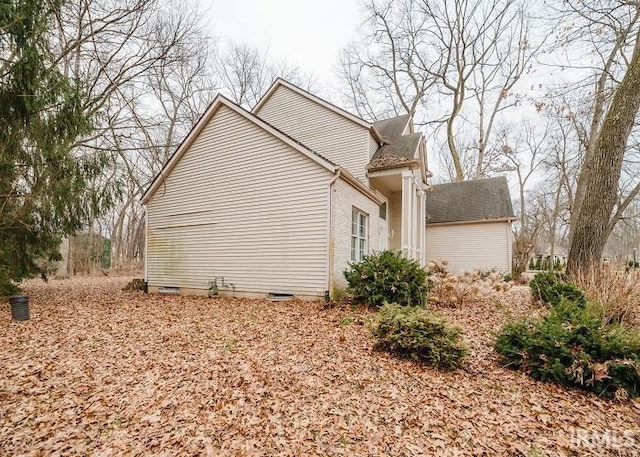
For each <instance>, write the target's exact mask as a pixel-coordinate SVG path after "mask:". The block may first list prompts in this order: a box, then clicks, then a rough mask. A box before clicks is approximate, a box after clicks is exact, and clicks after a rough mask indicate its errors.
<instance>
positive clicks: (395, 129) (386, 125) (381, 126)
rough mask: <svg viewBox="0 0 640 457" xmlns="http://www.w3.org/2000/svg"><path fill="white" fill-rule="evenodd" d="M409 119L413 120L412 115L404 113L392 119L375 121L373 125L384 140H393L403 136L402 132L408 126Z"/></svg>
mask: <svg viewBox="0 0 640 457" xmlns="http://www.w3.org/2000/svg"><path fill="white" fill-rule="evenodd" d="M409 121H411V115H410V114H403V115H402V116H396V117H392V118H390V119H383V120H381V121H377V122H374V123H373V126H374V127H375V129H376V130H377V131H378V133H379V134H380V136H381V137H382V139H383V140H385V141H391V140H392V139H393V138H395V137H399V136H402V133H403V132H404V130H405V129H406V128H407V124H408V123H409Z"/></svg>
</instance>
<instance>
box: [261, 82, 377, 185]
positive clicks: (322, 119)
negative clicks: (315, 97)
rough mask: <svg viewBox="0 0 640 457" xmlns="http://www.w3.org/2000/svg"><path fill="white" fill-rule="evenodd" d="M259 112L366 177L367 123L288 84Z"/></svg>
mask: <svg viewBox="0 0 640 457" xmlns="http://www.w3.org/2000/svg"><path fill="white" fill-rule="evenodd" d="M256 114H257V115H258V116H259V117H260V118H262V119H264V120H265V121H267V122H268V123H269V124H271V125H273V126H274V127H276V128H277V129H279V130H281V131H283V132H285V133H286V134H287V135H289V136H291V137H293V138H295V139H296V140H298V141H300V142H301V143H302V144H304V145H305V146H307V147H309V148H311V149H312V150H313V151H315V152H317V153H318V154H320V155H322V156H323V157H325V158H327V159H329V160H330V161H332V162H333V163H335V164H336V165H339V166H341V167H343V168H344V169H345V170H347V171H348V172H349V173H351V174H352V175H353V176H355V177H356V178H358V179H360V180H361V181H362V182H365V181H366V166H367V164H368V163H369V155H368V154H369V148H370V144H369V137H370V133H369V131H368V130H367V129H366V128H364V127H363V126H361V125H358V124H356V123H355V122H353V121H350V120H349V119H347V118H345V117H344V116H342V115H340V114H338V113H335V112H334V111H332V110H330V109H329V108H326V107H324V106H322V105H319V104H318V103H316V102H314V101H312V100H310V99H308V98H307V97H304V96H303V95H300V94H298V93H297V92H294V91H293V90H291V89H289V88H288V87H285V86H279V87H278V88H277V89H276V90H275V92H274V93H273V94H272V95H271V96H270V97H269V99H268V100H267V101H266V102H265V103H264V105H262V106H261V107H260V110H259V111H258V112H257V113H256Z"/></svg>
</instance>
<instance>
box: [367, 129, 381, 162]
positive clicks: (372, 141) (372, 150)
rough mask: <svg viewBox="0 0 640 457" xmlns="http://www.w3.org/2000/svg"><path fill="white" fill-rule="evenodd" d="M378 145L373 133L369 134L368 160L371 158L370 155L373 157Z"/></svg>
mask: <svg viewBox="0 0 640 457" xmlns="http://www.w3.org/2000/svg"><path fill="white" fill-rule="evenodd" d="M379 147H380V145H379V144H378V142H377V141H376V139H375V138H374V137H373V135H371V134H369V160H371V157H373V155H374V154H375V153H376V151H377V150H378V148H379Z"/></svg>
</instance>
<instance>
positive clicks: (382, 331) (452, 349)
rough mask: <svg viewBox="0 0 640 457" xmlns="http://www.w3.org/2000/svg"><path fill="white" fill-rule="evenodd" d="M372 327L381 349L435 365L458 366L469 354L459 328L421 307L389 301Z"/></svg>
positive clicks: (444, 366) (441, 366) (377, 314)
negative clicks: (390, 302)
mask: <svg viewBox="0 0 640 457" xmlns="http://www.w3.org/2000/svg"><path fill="white" fill-rule="evenodd" d="M369 328H370V330H371V333H372V334H373V336H374V337H375V338H376V339H377V347H378V348H379V349H382V350H385V351H389V352H392V353H395V354H397V355H400V356H402V357H409V358H412V359H414V360H415V361H417V362H424V363H428V364H431V365H434V366H436V367H440V368H455V367H458V366H460V364H461V363H462V362H463V360H464V358H465V357H466V356H467V353H468V349H467V347H466V345H465V344H464V342H463V341H462V337H461V330H460V329H459V328H457V327H451V326H449V325H447V323H446V322H445V321H444V319H442V318H441V317H438V316H436V315H435V314H433V313H430V312H428V311H426V310H424V309H422V308H414V307H406V306H401V305H398V304H397V303H392V304H386V305H384V306H382V307H381V308H380V310H379V311H378V312H377V313H376V315H375V316H374V318H373V319H372V320H371V321H370V322H369Z"/></svg>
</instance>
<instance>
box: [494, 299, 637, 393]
mask: <svg viewBox="0 0 640 457" xmlns="http://www.w3.org/2000/svg"><path fill="white" fill-rule="evenodd" d="M495 349H496V351H497V352H498V353H499V354H500V355H501V357H502V360H503V362H504V363H505V364H506V365H507V366H509V367H511V368H519V369H522V370H525V371H526V372H528V373H529V374H530V375H531V376H532V377H533V378H535V379H539V380H541V381H555V382H558V383H561V384H564V385H569V386H577V387H580V388H583V389H587V390H591V391H594V392H596V393H598V394H600V395H603V396H612V395H615V394H616V391H618V389H623V390H624V391H625V392H626V394H627V395H628V396H629V397H637V396H638V395H639V393H640V334H639V332H638V330H637V329H634V328H625V327H623V326H620V325H607V326H605V325H603V323H602V316H601V315H600V314H598V313H597V312H595V311H594V310H593V308H592V307H590V306H588V305H587V306H585V305H584V304H582V303H580V302H574V301H570V300H568V299H566V298H561V299H560V302H559V303H558V304H557V305H556V306H555V307H553V308H552V309H551V311H550V312H549V314H548V315H547V316H545V317H543V318H542V319H539V320H533V321H531V320H521V321H517V322H512V323H509V324H507V325H506V326H504V327H503V328H502V330H501V332H500V333H499V335H498V338H497V340H496V342H495ZM618 394H619V392H618Z"/></svg>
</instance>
